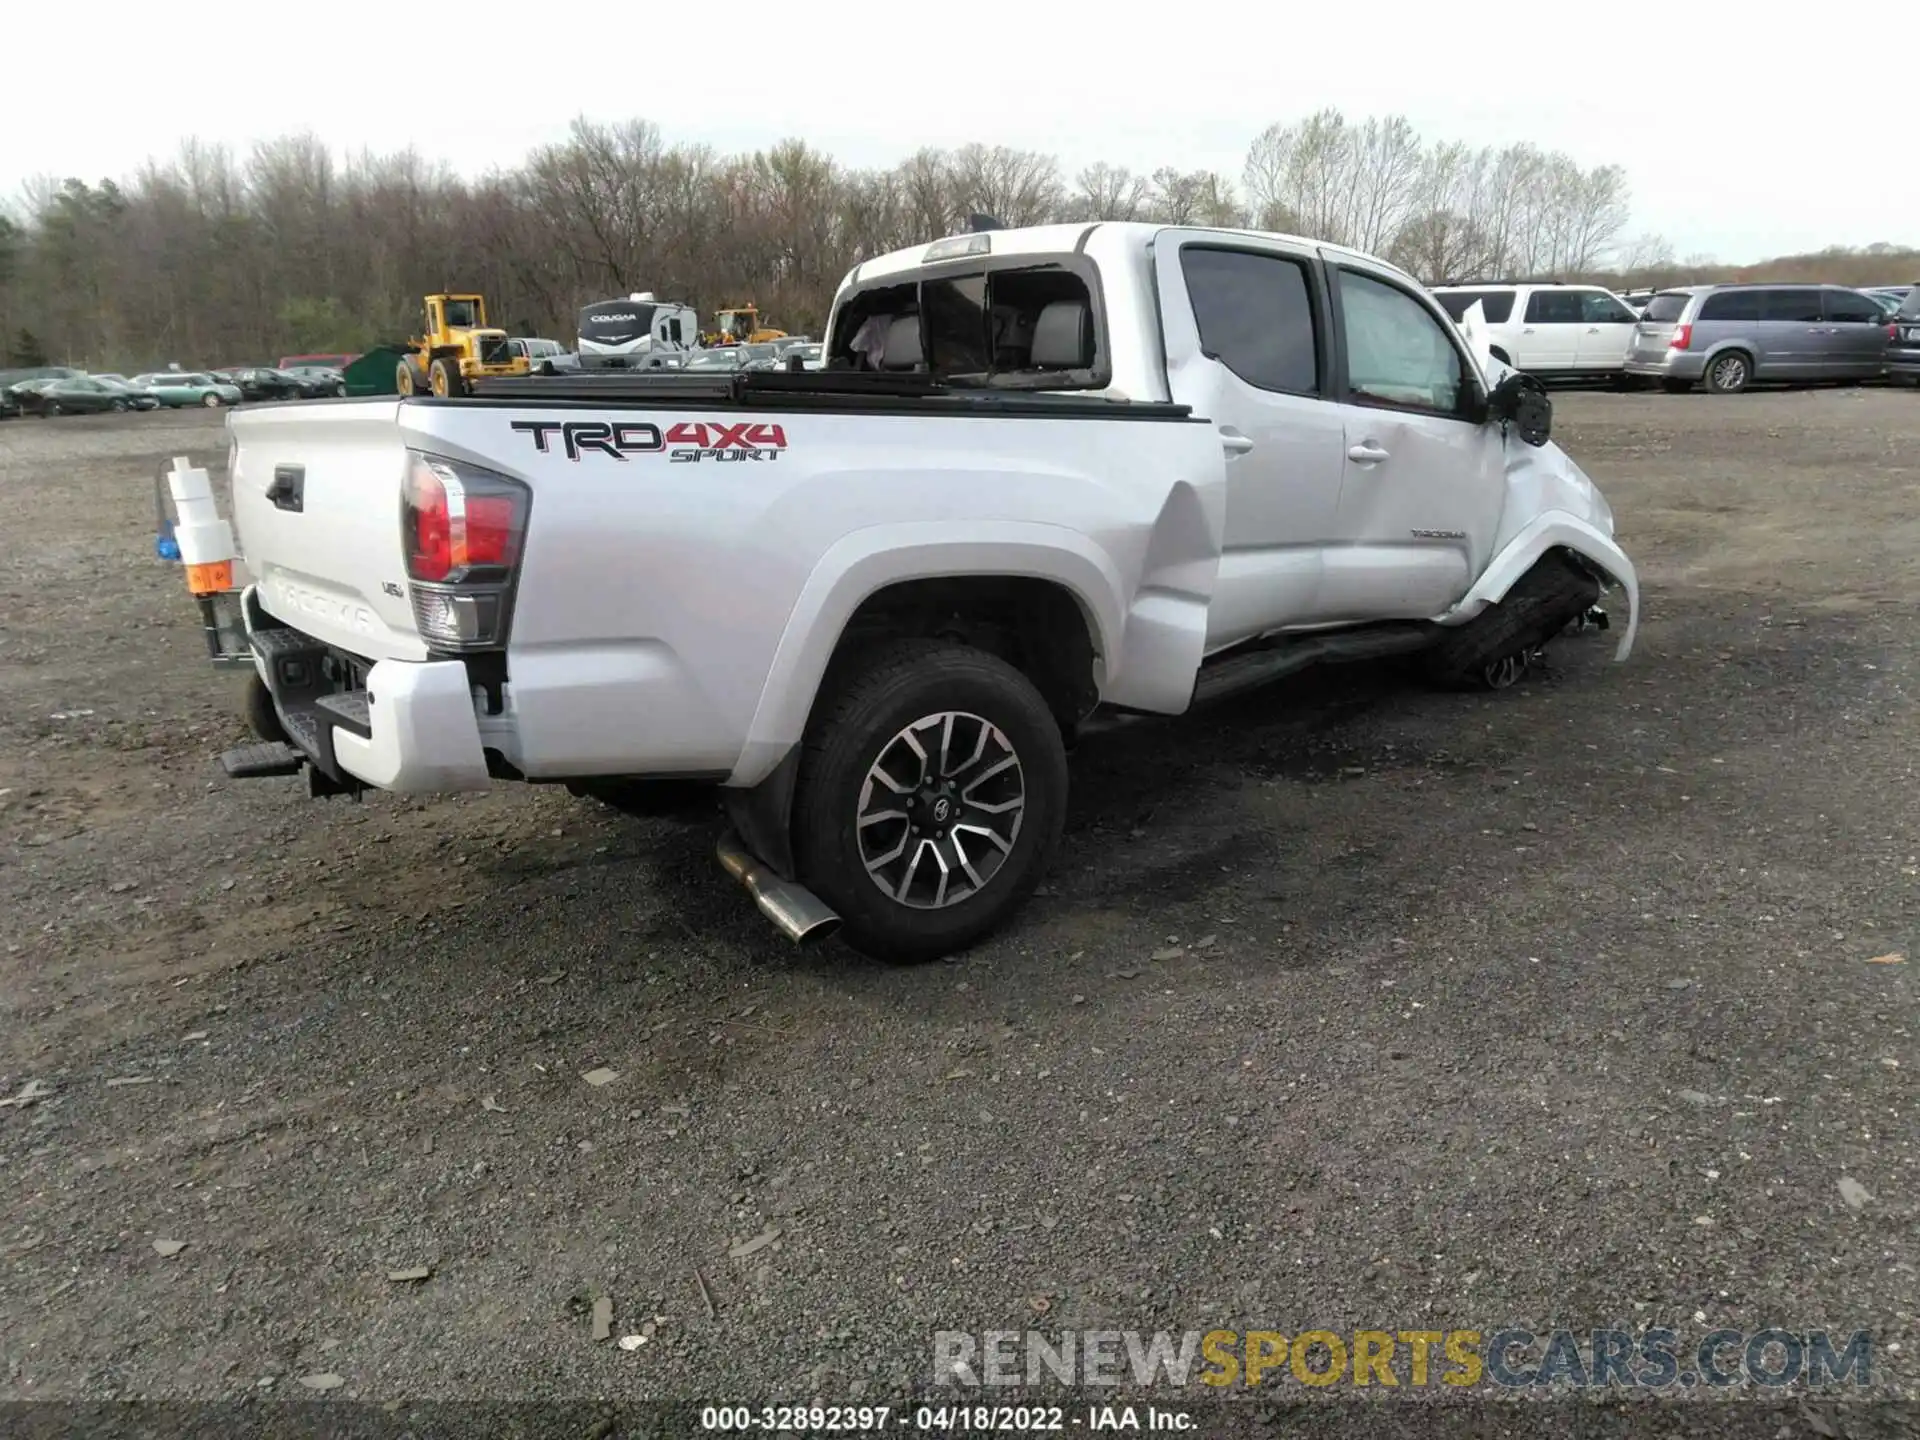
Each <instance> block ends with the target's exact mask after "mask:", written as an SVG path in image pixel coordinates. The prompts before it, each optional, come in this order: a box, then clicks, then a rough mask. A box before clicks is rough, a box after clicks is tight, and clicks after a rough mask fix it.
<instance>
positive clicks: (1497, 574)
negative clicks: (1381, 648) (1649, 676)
mask: <svg viewBox="0 0 1920 1440" xmlns="http://www.w3.org/2000/svg"><path fill="white" fill-rule="evenodd" d="M1555 549H1567V550H1571V551H1573V552H1574V553H1575V554H1578V555H1582V556H1584V557H1585V558H1586V559H1587V560H1588V561H1589V562H1591V563H1592V565H1593V566H1594V568H1595V569H1597V570H1599V571H1601V572H1602V573H1603V574H1604V575H1605V576H1606V577H1607V579H1609V580H1611V581H1612V582H1613V583H1614V584H1616V585H1618V586H1619V587H1620V588H1621V589H1622V590H1624V591H1625V592H1626V596H1627V625H1626V629H1625V631H1623V632H1622V634H1621V636H1620V644H1619V646H1618V647H1617V648H1616V649H1615V650H1614V652H1613V658H1614V659H1615V660H1625V659H1626V658H1627V656H1628V655H1629V654H1631V653H1632V651H1633V641H1634V636H1635V635H1636V634H1638V633H1639V629H1640V579H1639V576H1638V575H1636V574H1635V573H1634V569H1633V562H1632V561H1631V560H1629V559H1628V558H1627V555H1626V552H1625V551H1624V550H1622V549H1621V548H1620V547H1619V546H1618V545H1616V544H1614V542H1613V541H1612V539H1610V538H1609V537H1608V536H1607V535H1606V534H1605V533H1603V532H1602V531H1601V530H1599V529H1598V528H1596V527H1595V526H1594V525H1593V524H1592V523H1591V522H1589V521H1587V520H1583V519H1582V518H1581V517H1580V516H1578V515H1574V514H1570V513H1569V512H1567V511H1565V510H1548V511H1546V512H1544V513H1543V514H1540V515H1537V516H1535V517H1534V519H1533V520H1531V521H1530V522H1529V523H1528V524H1527V525H1526V526H1525V527H1523V528H1522V529H1521V530H1520V531H1519V532H1518V533H1517V534H1515V535H1514V537H1513V538H1512V539H1511V540H1509V541H1508V542H1507V543H1506V545H1505V546H1504V547H1503V548H1502V549H1501V551H1500V553H1499V554H1497V555H1495V556H1494V557H1493V559H1492V561H1491V562H1490V563H1489V564H1488V565H1487V568H1486V569H1485V570H1483V571H1482V572H1481V573H1480V578H1479V580H1477V581H1476V582H1474V586H1473V588H1472V589H1471V590H1469V591H1467V593H1466V594H1465V595H1464V596H1463V597H1461V600H1460V603H1459V604H1457V605H1455V606H1454V607H1453V608H1452V609H1451V610H1449V611H1447V613H1446V614H1445V615H1442V616H1440V617H1439V623H1440V624H1442V625H1464V624H1466V622H1467V621H1469V620H1471V619H1473V618H1474V617H1475V616H1476V615H1478V614H1479V613H1480V612H1481V611H1482V610H1484V609H1486V608H1487V606H1489V605H1492V604H1495V603H1496V602H1498V601H1499V600H1500V599H1501V598H1502V597H1503V596H1505V595H1506V593H1507V591H1508V590H1510V589H1512V588H1513V585H1514V583H1515V582H1516V581H1517V580H1519V578H1520V577H1521V576H1522V575H1524V574H1526V573H1527V572H1528V571H1529V570H1531V569H1532V568H1533V567H1534V565H1535V564H1536V563H1537V562H1538V561H1539V559H1540V557H1541V556H1543V555H1545V554H1546V553H1547V552H1548V551H1549V550H1555Z"/></svg>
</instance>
